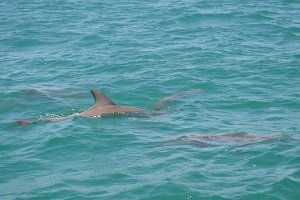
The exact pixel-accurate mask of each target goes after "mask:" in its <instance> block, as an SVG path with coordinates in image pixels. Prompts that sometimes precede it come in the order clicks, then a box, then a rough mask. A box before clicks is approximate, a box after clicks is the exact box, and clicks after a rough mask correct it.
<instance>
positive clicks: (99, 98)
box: [91, 89, 116, 106]
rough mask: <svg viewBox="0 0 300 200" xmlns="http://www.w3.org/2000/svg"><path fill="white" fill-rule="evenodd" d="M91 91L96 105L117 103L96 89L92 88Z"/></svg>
mask: <svg viewBox="0 0 300 200" xmlns="http://www.w3.org/2000/svg"><path fill="white" fill-rule="evenodd" d="M91 93H92V95H93V97H94V100H95V104H94V106H109V105H116V104H115V103H114V102H112V101H111V100H110V99H109V98H108V97H107V96H106V95H105V94H103V93H101V92H100V91H98V90H96V89H92V90H91Z"/></svg>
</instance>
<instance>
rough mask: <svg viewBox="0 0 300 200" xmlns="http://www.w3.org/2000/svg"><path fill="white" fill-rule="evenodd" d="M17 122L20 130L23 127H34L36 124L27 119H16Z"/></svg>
mask: <svg viewBox="0 0 300 200" xmlns="http://www.w3.org/2000/svg"><path fill="white" fill-rule="evenodd" d="M15 120H16V122H17V124H18V125H17V127H18V128H22V127H24V126H29V125H32V124H33V123H34V122H32V121H29V120H27V119H21V118H18V119H15Z"/></svg>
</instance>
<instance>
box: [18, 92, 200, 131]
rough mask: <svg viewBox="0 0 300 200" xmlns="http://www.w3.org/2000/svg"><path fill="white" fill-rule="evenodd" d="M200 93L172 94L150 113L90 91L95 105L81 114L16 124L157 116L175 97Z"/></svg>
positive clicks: (21, 120)
mask: <svg viewBox="0 0 300 200" xmlns="http://www.w3.org/2000/svg"><path fill="white" fill-rule="evenodd" d="M199 92H201V91H200V90H193V91H186V92H179V93H176V94H173V95H172V96H170V97H166V98H164V99H162V100H160V101H158V102H157V103H156V104H155V106H154V109H153V111H152V112H148V111H146V110H143V109H139V108H135V107H129V106H119V105H117V104H115V103H114V102H113V101H111V100H110V99H109V98H108V97H107V96H106V95H105V94H103V93H102V92H100V91H98V90H96V89H92V90H91V93H92V95H93V97H94V100H95V103H94V105H93V106H92V107H91V108H89V109H87V110H85V111H83V112H81V113H74V114H71V115H68V116H65V117H51V118H42V119H38V120H35V121H28V120H26V119H17V122H18V123H19V126H21V127H22V126H27V125H31V124H33V123H37V122H55V121H62V120H66V119H71V118H74V117H76V116H81V117H101V116H116V115H128V114H133V115H153V114H159V113H161V112H162V110H163V108H164V107H165V106H166V104H167V103H169V102H170V101H172V100H174V99H175V98H177V97H182V96H184V95H187V94H195V93H199Z"/></svg>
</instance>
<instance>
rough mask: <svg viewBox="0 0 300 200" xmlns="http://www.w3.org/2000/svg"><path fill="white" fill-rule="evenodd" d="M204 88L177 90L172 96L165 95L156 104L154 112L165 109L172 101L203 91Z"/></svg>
mask: <svg viewBox="0 0 300 200" xmlns="http://www.w3.org/2000/svg"><path fill="white" fill-rule="evenodd" d="M203 92H204V91H203V90H188V91H183V92H177V93H175V94H172V95H171V96H168V97H165V98H163V99H161V100H159V101H157V102H156V103H155V104H154V107H153V110H154V112H160V111H163V110H164V109H165V108H166V107H167V106H168V105H169V104H170V103H172V101H174V100H176V99H179V98H182V97H185V96H188V95H193V94H199V93H203Z"/></svg>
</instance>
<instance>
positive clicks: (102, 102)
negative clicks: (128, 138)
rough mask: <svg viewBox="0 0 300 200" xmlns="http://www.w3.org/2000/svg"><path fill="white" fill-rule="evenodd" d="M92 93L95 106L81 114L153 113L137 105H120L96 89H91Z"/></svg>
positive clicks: (84, 115) (89, 115) (80, 114)
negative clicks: (136, 106)
mask: <svg viewBox="0 0 300 200" xmlns="http://www.w3.org/2000/svg"><path fill="white" fill-rule="evenodd" d="M91 93H92V95H93V97H94V100H95V103H94V106H93V107H91V108H89V109H87V110H85V111H83V112H82V113H79V116H83V117H94V116H110V115H125V114H145V115H149V114H151V113H150V112H147V111H145V110H142V109H139V108H135V107H129V106H118V105H117V104H115V103H114V102H112V101H111V100H110V99H109V98H108V97H107V96H106V95H105V94H103V93H102V92H100V91H98V90H96V89H93V90H91Z"/></svg>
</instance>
